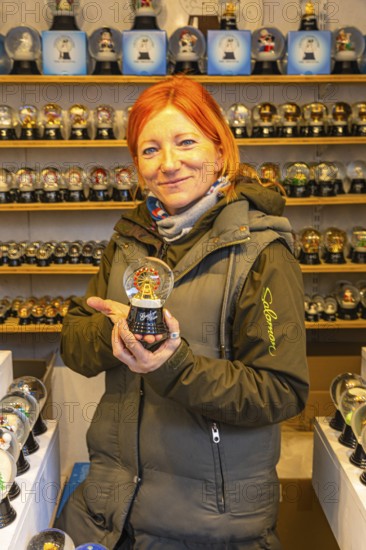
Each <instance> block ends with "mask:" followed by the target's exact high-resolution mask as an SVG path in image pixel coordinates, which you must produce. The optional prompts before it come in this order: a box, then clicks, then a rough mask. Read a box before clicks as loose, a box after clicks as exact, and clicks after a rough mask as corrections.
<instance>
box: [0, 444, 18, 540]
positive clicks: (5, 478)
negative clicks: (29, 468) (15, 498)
mask: <svg viewBox="0 0 366 550" xmlns="http://www.w3.org/2000/svg"><path fill="white" fill-rule="evenodd" d="M15 475H16V465H15V460H14V458H13V457H12V456H11V454H10V453H8V452H6V451H4V450H2V449H0V529H3V528H4V527H6V526H7V525H10V523H12V522H13V521H14V520H15V518H16V515H17V514H16V511H15V510H14V508H13V507H12V505H11V504H10V500H9V491H10V488H11V487H12V485H13V482H14V479H15Z"/></svg>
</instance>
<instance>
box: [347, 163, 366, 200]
mask: <svg viewBox="0 0 366 550" xmlns="http://www.w3.org/2000/svg"><path fill="white" fill-rule="evenodd" d="M347 176H348V178H349V180H350V182H351V187H350V189H349V191H348V192H349V193H355V194H361V193H366V162H364V161H363V160H355V161H353V162H350V163H349V164H347Z"/></svg>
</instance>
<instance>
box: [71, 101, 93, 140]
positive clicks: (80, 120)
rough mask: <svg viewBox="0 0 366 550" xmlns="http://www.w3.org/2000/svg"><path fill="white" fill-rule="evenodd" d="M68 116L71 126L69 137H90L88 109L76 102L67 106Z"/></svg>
mask: <svg viewBox="0 0 366 550" xmlns="http://www.w3.org/2000/svg"><path fill="white" fill-rule="evenodd" d="M68 117H69V121H70V126H71V133H70V139H90V136H89V133H88V123H89V109H88V108H87V107H85V106H84V105H81V104H78V103H76V104H75V105H72V106H71V107H69V110H68Z"/></svg>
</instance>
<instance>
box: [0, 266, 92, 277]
mask: <svg viewBox="0 0 366 550" xmlns="http://www.w3.org/2000/svg"><path fill="white" fill-rule="evenodd" d="M97 271H98V267H96V266H89V265H85V264H76V265H70V264H67V265H63V266H60V265H50V266H47V267H38V266H19V267H9V266H0V275H92V274H94V273H96V272H97Z"/></svg>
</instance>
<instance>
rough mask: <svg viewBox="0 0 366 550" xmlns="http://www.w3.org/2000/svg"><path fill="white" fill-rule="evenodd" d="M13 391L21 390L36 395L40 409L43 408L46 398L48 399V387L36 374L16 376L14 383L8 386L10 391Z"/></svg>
mask: <svg viewBox="0 0 366 550" xmlns="http://www.w3.org/2000/svg"><path fill="white" fill-rule="evenodd" d="M12 391H21V392H24V393H29V394H30V395H31V396H32V397H34V398H35V399H36V400H37V401H38V403H39V406H40V409H42V408H43V406H44V404H45V402H46V399H47V389H46V386H45V385H44V383H43V382H42V380H40V379H39V378H36V377H35V376H29V375H28V376H20V377H19V378H14V380H13V381H12V383H11V384H10V386H9V388H8V392H12Z"/></svg>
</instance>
